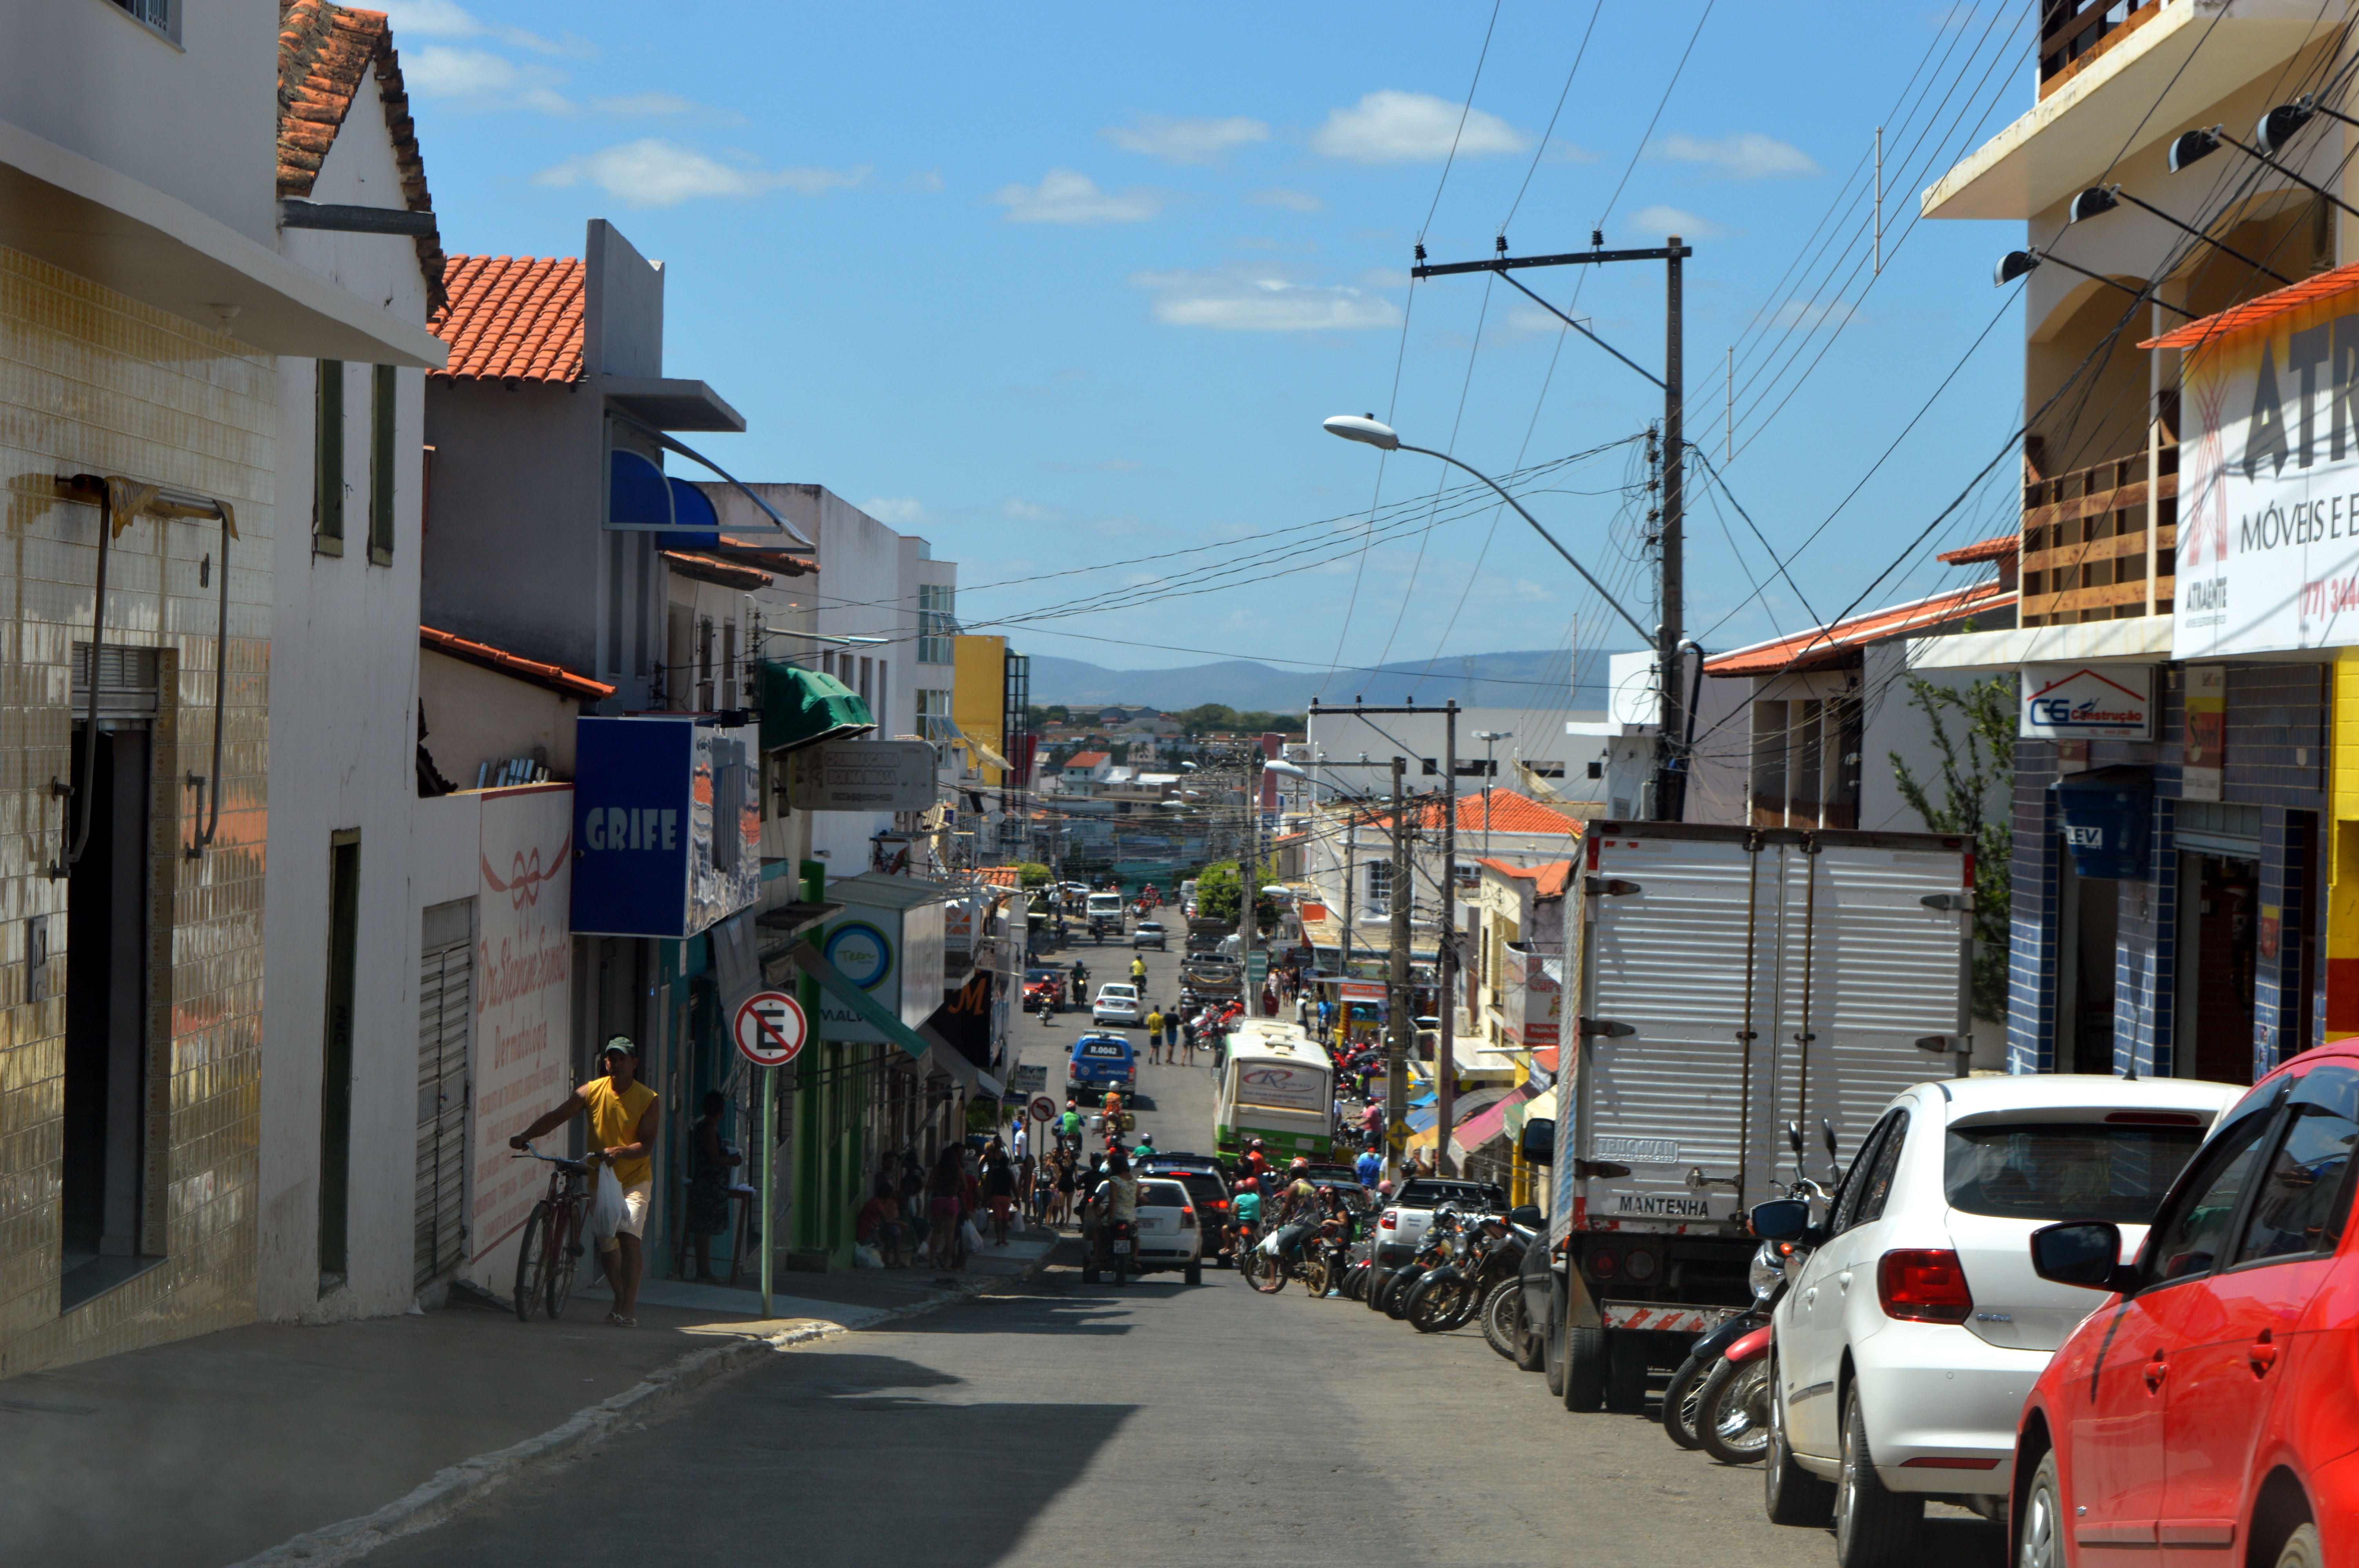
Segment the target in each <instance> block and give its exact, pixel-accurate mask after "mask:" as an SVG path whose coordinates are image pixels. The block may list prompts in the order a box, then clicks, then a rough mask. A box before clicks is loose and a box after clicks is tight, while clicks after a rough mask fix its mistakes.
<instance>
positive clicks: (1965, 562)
mask: <svg viewBox="0 0 2359 1568" xmlns="http://www.w3.org/2000/svg"><path fill="white" fill-rule="evenodd" d="M2022 549H2023V535H2020V534H2001V535H1998V537H1996V538H1995V539H1978V540H1976V541H1975V542H1974V543H1973V544H1971V545H1962V546H1959V547H1958V548H1957V549H1954V550H1943V551H1942V552H1941V553H1940V555H1938V556H1936V557H1933V558H1934V559H1935V560H1938V561H1947V562H1949V563H1950V564H1951V566H1953V567H1971V566H1976V565H1979V564H1980V563H1982V562H1984V561H2003V560H2005V559H2006V558H2007V557H2009V556H2013V555H2017V554H2020V553H2021V552H2022Z"/></svg>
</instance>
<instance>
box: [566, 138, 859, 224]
mask: <svg viewBox="0 0 2359 1568" xmlns="http://www.w3.org/2000/svg"><path fill="white" fill-rule="evenodd" d="M869 172H870V170H869V168H868V166H867V165H865V164H863V165H862V166H860V167H859V168H852V169H832V168H775V169H766V168H761V167H759V166H758V165H755V164H750V163H748V164H745V165H731V164H724V163H721V162H718V161H716V160H715V159H713V158H710V157H706V156H705V155H704V154H702V153H701V152H698V151H696V150H695V149H694V148H692V147H684V146H680V145H679V143H677V142H667V141H664V140H662V139H660V138H658V137H654V136H649V137H647V138H646V139H644V140H641V141H636V142H625V143H624V144H623V145H622V146H613V147H608V148H606V149H605V150H604V151H603V152H595V153H590V154H588V155H586V156H584V157H577V158H569V159H568V160H566V161H565V162H563V163H561V164H559V165H557V166H556V167H555V168H545V169H542V170H541V171H540V172H539V173H538V174H537V175H535V176H533V183H535V184H536V185H551V186H571V185H580V184H583V183H585V182H586V183H588V184H591V185H594V186H596V187H597V188H598V189H601V190H603V191H604V192H605V193H606V194H607V195H609V196H612V197H614V199H615V200H619V201H622V202H624V203H625V205H628V206H632V207H670V206H673V205H676V204H677V203H679V202H682V201H692V200H696V199H697V198H699V197H704V196H734V197H747V196H759V195H761V194H762V193H763V192H764V191H766V190H779V189H785V190H792V191H796V192H798V193H799V194H801V195H804V196H817V195H820V194H821V193H822V192H825V191H829V190H840V189H849V188H850V187H853V186H855V185H858V184H860V183H861V182H862V181H864V180H865V179H866V178H868V176H869Z"/></svg>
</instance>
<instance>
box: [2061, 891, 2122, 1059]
mask: <svg viewBox="0 0 2359 1568" xmlns="http://www.w3.org/2000/svg"><path fill="white" fill-rule="evenodd" d="M2058 859H2059V860H2060V861H2061V863H2062V867H2063V870H2062V873H2061V875H2060V878H2059V881H2058V884H2057V909H2058V913H2059V914H2060V916H2061V918H2060V921H2059V923H2058V928H2059V929H2060V931H2061V932H2062V933H2063V935H2064V944H2065V946H2064V951H2063V953H2062V954H2060V965H2059V968H2060V975H2059V977H2058V984H2057V998H2056V1003H2057V1005H2056V1018H2057V1030H2058V1033H2059V1035H2060V1039H2058V1041H2057V1043H2056V1070H2057V1071H2058V1072H2060V1073H2102V1074H2111V1073H2112V1072H2113V1071H2114V973H2115V968H2116V964H2117V962H2118V949H2119V946H2120V933H2121V907H2122V896H2121V886H2122V884H2121V883H2119V882H2117V881H2099V880H2095V879H2091V880H2088V881H2083V880H2082V876H2081V873H2080V872H2079V871H2076V870H2075V869H2074V867H2073V861H2072V856H2071V851H2070V850H2069V849H2060V851H2059V853H2058Z"/></svg>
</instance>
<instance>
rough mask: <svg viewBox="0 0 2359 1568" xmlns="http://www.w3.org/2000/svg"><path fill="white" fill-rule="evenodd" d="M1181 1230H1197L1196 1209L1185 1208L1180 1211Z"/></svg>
mask: <svg viewBox="0 0 2359 1568" xmlns="http://www.w3.org/2000/svg"><path fill="white" fill-rule="evenodd" d="M1195 1228H1196V1211H1195V1210H1194V1209H1192V1208H1183V1209H1181V1210H1180V1229H1182V1230H1193V1229H1195Z"/></svg>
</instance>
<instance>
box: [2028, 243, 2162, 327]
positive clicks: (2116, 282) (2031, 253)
mask: <svg viewBox="0 0 2359 1568" xmlns="http://www.w3.org/2000/svg"><path fill="white" fill-rule="evenodd" d="M2044 262H2054V263H2055V264H2056V265H2058V266H2060V267H2062V268H2063V269H2064V270H2065V271H2067V272H2077V273H2079V274H2080V275H2081V276H2082V277H2087V278H2094V279H2095V280H2096V281H2097V282H2099V283H2102V284H2104V286H2105V287H2108V288H2118V289H2120V290H2121V291H2122V292H2123V293H2124V294H2127V295H2130V296H2132V297H2136V298H2139V299H2150V300H2153V302H2154V303H2155V304H2157V305H2159V306H2161V307H2162V308H2164V309H2165V310H2169V311H2175V312H2177V313H2178V314H2179V315H2181V316H2184V317H2186V318H2187V319H2189V320H2190V321H2192V320H2194V319H2195V312H2193V311H2192V310H2181V309H2180V308H2179V307H2178V306H2176V305H2173V304H2172V303H2170V301H2169V300H2168V299H2163V298H2159V297H2157V296H2156V294H2155V292H2154V285H2152V284H2150V283H2149V284H2147V286H2146V287H2144V288H2132V287H2130V286H2129V285H2128V284H2126V283H2124V282H2123V281H2122V280H2121V279H2119V278H2117V277H2107V276H2105V275H2104V273H2102V272H2091V271H2090V270H2089V269H2088V268H2087V267H2085V266H2082V265H2079V264H2078V263H2076V262H2068V261H2066V260H2065V259H2064V258H2063V257H2062V256H2058V255H2050V254H2048V253H2047V252H2046V251H2043V250H2040V249H2038V247H2036V246H2035V247H2033V248H2031V249H2028V250H2020V251H2009V252H2007V253H2006V254H2005V255H2003V256H2001V257H1999V258H1998V265H1997V267H1996V268H1995V269H1994V270H1993V272H1992V274H1991V286H1992V287H1995V288H2005V287H2006V286H2007V285H2008V284H2010V283H2013V282H2014V281H2015V280H2016V279H2017V278H2018V277H2024V276H2029V275H2030V274H2031V272H2033V271H2034V270H2035V269H2036V268H2038V266H2039V265H2041V264H2042V263H2044Z"/></svg>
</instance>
